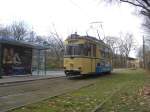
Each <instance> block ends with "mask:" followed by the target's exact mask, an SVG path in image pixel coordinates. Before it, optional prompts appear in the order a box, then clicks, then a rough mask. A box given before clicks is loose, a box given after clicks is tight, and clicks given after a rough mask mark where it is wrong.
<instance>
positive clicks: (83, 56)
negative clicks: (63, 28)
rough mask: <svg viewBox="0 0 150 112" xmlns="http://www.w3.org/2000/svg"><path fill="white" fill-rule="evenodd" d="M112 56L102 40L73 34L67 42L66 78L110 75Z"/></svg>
mask: <svg viewBox="0 0 150 112" xmlns="http://www.w3.org/2000/svg"><path fill="white" fill-rule="evenodd" d="M111 54H112V51H111V49H110V47H109V46H108V45H107V44H105V43H104V42H103V41H102V40H98V39H96V38H94V37H91V36H80V35H77V34H72V35H70V36H69V37H68V38H67V39H66V40H65V55H64V72H65V74H66V76H76V75H86V74H93V73H94V74H95V73H96V74H101V73H104V72H108V73H110V72H111V70H112V66H111V65H112V58H111V56H112V55H111Z"/></svg>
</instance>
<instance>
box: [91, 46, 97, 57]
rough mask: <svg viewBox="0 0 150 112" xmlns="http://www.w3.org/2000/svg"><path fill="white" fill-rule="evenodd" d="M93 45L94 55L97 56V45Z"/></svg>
mask: <svg viewBox="0 0 150 112" xmlns="http://www.w3.org/2000/svg"><path fill="white" fill-rule="evenodd" d="M92 47H93V56H94V57H96V45H92Z"/></svg>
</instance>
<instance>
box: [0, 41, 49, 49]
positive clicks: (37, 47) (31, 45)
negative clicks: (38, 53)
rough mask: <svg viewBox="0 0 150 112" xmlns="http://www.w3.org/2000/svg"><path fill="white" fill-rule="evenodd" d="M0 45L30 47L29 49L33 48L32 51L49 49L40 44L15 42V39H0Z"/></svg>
mask: <svg viewBox="0 0 150 112" xmlns="http://www.w3.org/2000/svg"><path fill="white" fill-rule="evenodd" d="M0 44H9V45H14V46H21V47H28V48H32V49H38V50H46V49H48V48H47V47H45V46H42V45H39V44H35V43H31V42H24V41H17V40H13V39H3V38H0Z"/></svg>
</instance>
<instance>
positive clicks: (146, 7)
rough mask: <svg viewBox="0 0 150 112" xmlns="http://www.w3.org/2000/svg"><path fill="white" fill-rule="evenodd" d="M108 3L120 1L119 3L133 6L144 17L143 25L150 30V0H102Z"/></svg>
mask: <svg viewBox="0 0 150 112" xmlns="http://www.w3.org/2000/svg"><path fill="white" fill-rule="evenodd" d="M103 1H105V2H106V1H107V2H109V3H111V2H120V3H128V4H131V5H133V6H135V7H136V8H137V9H138V11H139V14H142V15H143V16H144V17H145V21H144V24H143V25H144V26H145V27H146V28H147V29H149V30H150V27H149V24H150V0H103Z"/></svg>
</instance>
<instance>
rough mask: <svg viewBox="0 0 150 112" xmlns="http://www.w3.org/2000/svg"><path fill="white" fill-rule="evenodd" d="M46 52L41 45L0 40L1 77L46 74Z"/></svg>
mask: <svg viewBox="0 0 150 112" xmlns="http://www.w3.org/2000/svg"><path fill="white" fill-rule="evenodd" d="M46 50H47V48H46V47H44V46H41V45H37V44H33V43H29V42H23V41H16V40H12V39H9V40H6V39H2V38H0V75H1V76H11V75H27V74H28V75H29V74H36V75H39V74H41V72H42V74H46Z"/></svg>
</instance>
